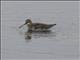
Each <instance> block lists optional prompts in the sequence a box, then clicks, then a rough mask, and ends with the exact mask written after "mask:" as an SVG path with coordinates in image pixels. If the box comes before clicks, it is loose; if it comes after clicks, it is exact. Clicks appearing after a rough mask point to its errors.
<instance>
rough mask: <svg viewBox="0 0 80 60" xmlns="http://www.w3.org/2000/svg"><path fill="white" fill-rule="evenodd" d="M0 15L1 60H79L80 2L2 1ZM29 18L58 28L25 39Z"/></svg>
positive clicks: (33, 34)
mask: <svg viewBox="0 0 80 60" xmlns="http://www.w3.org/2000/svg"><path fill="white" fill-rule="evenodd" d="M1 14H2V21H1V53H2V59H33V58H34V59H70V58H71V59H75V60H76V59H77V58H78V38H79V37H78V34H79V31H78V30H79V29H78V27H79V26H78V2H2V12H1ZM27 18H30V19H32V21H33V22H43V23H48V24H52V23H56V24H57V25H56V26H55V27H53V28H51V29H50V30H51V32H48V33H41V32H34V33H32V35H31V37H32V38H31V39H25V37H26V35H25V32H26V31H27V27H26V26H24V27H23V28H21V29H19V28H18V27H19V26H20V25H22V24H23V23H24V22H25V19H27Z"/></svg>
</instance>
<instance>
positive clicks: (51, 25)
mask: <svg viewBox="0 0 80 60" xmlns="http://www.w3.org/2000/svg"><path fill="white" fill-rule="evenodd" d="M55 25H56V24H50V25H48V28H51V27H53V26H55Z"/></svg>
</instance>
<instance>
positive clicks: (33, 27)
mask: <svg viewBox="0 0 80 60" xmlns="http://www.w3.org/2000/svg"><path fill="white" fill-rule="evenodd" d="M26 24H27V26H28V30H47V29H49V28H51V27H53V26H55V25H56V24H43V23H32V21H31V20H30V19H27V20H26V21H25V24H23V25H26ZM23 25H21V26H20V27H19V28H21V27H22V26H23Z"/></svg>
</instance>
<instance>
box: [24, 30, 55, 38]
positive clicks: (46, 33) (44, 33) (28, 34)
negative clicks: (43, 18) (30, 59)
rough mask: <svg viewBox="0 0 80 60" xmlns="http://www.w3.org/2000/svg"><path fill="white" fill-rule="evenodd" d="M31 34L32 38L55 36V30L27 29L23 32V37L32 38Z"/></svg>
mask: <svg viewBox="0 0 80 60" xmlns="http://www.w3.org/2000/svg"><path fill="white" fill-rule="evenodd" d="M32 36H33V37H34V38H40V37H55V36H56V32H52V31H51V30H46V31H31V30H28V31H27V32H25V39H27V40H30V39H32Z"/></svg>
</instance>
